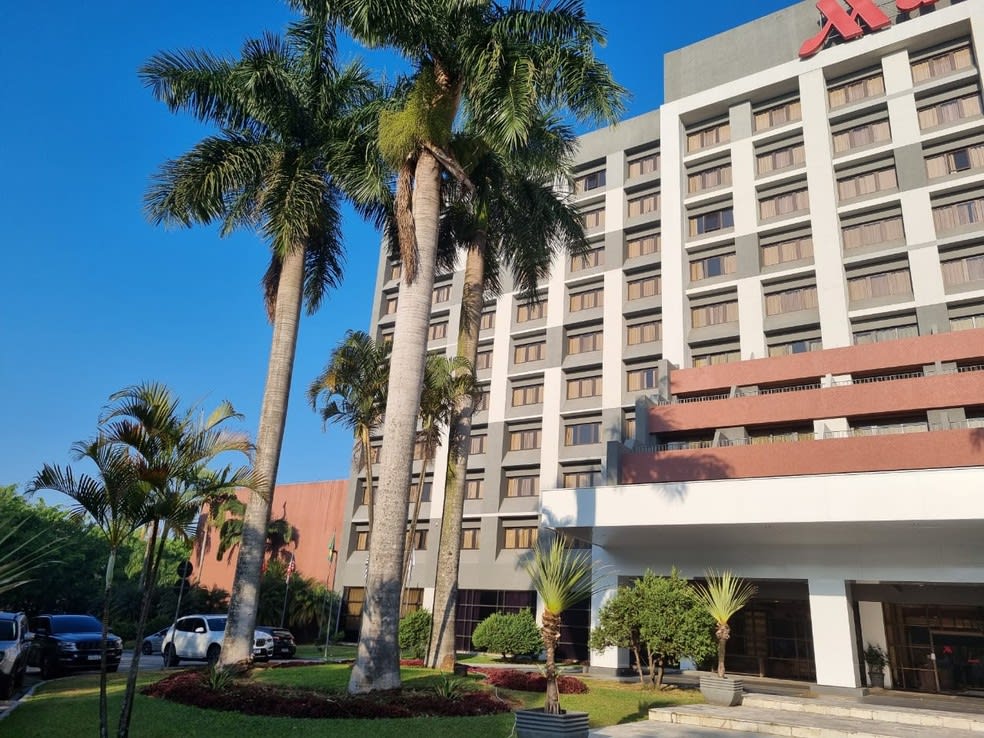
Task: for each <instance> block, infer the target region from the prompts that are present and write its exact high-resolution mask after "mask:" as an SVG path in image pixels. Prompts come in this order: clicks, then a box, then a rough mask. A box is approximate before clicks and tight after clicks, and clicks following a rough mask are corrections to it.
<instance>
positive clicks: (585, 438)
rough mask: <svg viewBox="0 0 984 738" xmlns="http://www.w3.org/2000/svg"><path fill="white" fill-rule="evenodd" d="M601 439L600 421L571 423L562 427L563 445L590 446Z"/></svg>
mask: <svg viewBox="0 0 984 738" xmlns="http://www.w3.org/2000/svg"><path fill="white" fill-rule="evenodd" d="M600 441H601V423H572V424H571V425H568V426H567V427H565V428H564V445H565V446H590V445H591V444H593V443H599V442H600Z"/></svg>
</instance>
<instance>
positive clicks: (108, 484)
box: [28, 438, 152, 738]
mask: <svg viewBox="0 0 984 738" xmlns="http://www.w3.org/2000/svg"><path fill="white" fill-rule="evenodd" d="M72 450H73V453H74V456H75V458H76V459H77V460H82V459H88V460H89V461H91V462H93V463H94V464H95V467H96V470H97V472H98V475H97V476H96V477H90V476H89V475H88V474H80V475H79V476H78V477H76V476H75V474H74V473H73V472H72V469H71V467H66V468H64V469H62V468H61V467H58V466H50V465H48V464H45V465H44V467H43V468H42V469H41V471H40V472H38V473H37V474H36V475H35V477H34V480H33V481H32V482H31V483H30V485H29V486H28V492H36V491H38V490H42V489H50V490H54V491H56V492H61V493H62V494H64V495H66V496H67V497H69V498H70V499H71V500H72V501H73V503H74V504H73V505H72V506H71V508H70V510H71V517H72V518H74V519H76V520H85V519H91V520H92V521H93V522H94V523H95V524H96V527H97V528H98V529H99V531H100V532H101V533H102V534H103V537H104V538H105V539H106V543H107V544H109V557H108V558H107V560H106V582H105V588H104V590H103V613H102V639H101V644H100V648H101V650H102V658H101V660H100V664H99V735H100V736H102V738H107V736H108V735H109V718H108V710H107V705H106V638H107V634H108V632H109V617H110V612H109V610H110V601H111V596H112V592H113V571H114V569H115V567H116V556H117V553H118V552H119V550H120V547H121V546H123V545H124V544H125V543H126V542H127V541H128V540H129V539H130V536H132V535H133V534H134V533H135V532H136V531H137V530H139V529H140V528H141V527H143V526H144V525H146V524H147V523H148V522H150V519H151V515H152V508H151V499H150V496H149V494H148V488H147V486H146V485H144V484H142V483H141V482H140V479H139V476H138V474H137V469H136V466H135V464H134V463H133V461H132V460H131V458H130V456H129V454H128V453H127V451H126V450H125V449H123V448H119V447H113V446H110V445H108V444H106V443H105V442H104V440H103V439H99V438H97V439H96V440H93V441H87V442H79V443H76V444H75V445H74V446H73V447H72ZM114 670H115V667H114Z"/></svg>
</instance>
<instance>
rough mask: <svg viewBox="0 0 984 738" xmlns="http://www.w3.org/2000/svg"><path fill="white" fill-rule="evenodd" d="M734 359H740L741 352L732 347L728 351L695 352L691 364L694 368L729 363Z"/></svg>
mask: <svg viewBox="0 0 984 738" xmlns="http://www.w3.org/2000/svg"><path fill="white" fill-rule="evenodd" d="M734 361H741V352H740V351H738V350H736V349H733V350H730V351H712V352H710V353H702V354H698V353H695V354H694V355H693V365H694V368H695V369H699V368H701V367H704V366H717V365H719V364H730V363H732V362H734Z"/></svg>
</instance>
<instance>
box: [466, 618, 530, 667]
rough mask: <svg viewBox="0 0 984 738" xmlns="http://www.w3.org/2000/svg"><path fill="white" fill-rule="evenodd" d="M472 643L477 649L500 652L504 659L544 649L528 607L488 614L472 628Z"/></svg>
mask: <svg viewBox="0 0 984 738" xmlns="http://www.w3.org/2000/svg"><path fill="white" fill-rule="evenodd" d="M472 643H473V644H474V646H475V648H477V649H479V650H482V651H491V652H493V653H501V654H502V657H503V658H506V657H507V656H512V657H516V656H527V655H535V654H538V653H540V651H541V650H542V649H543V639H542V638H540V629H539V628H538V627H537V625H536V619H535V618H534V617H533V613H531V612H530V611H529V609H524V610H521V611H520V612H518V613H516V614H512V615H509V614H506V613H501V612H497V613H493V614H492V615H489V616H488V617H487V618H485V620H483V621H482V622H480V623H479V624H478V627H477V628H475V632H474V633H473V634H472Z"/></svg>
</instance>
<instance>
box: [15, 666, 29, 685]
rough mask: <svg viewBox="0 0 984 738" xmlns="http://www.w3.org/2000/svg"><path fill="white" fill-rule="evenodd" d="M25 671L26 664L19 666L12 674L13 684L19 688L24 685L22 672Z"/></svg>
mask: <svg viewBox="0 0 984 738" xmlns="http://www.w3.org/2000/svg"><path fill="white" fill-rule="evenodd" d="M26 671H27V667H26V666H21V668H20V670H19V671H17V672H16V673H15V674H14V686H15V687H17V688H18V689H20V688H21V687H23V686H24V673H25V672H26Z"/></svg>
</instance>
